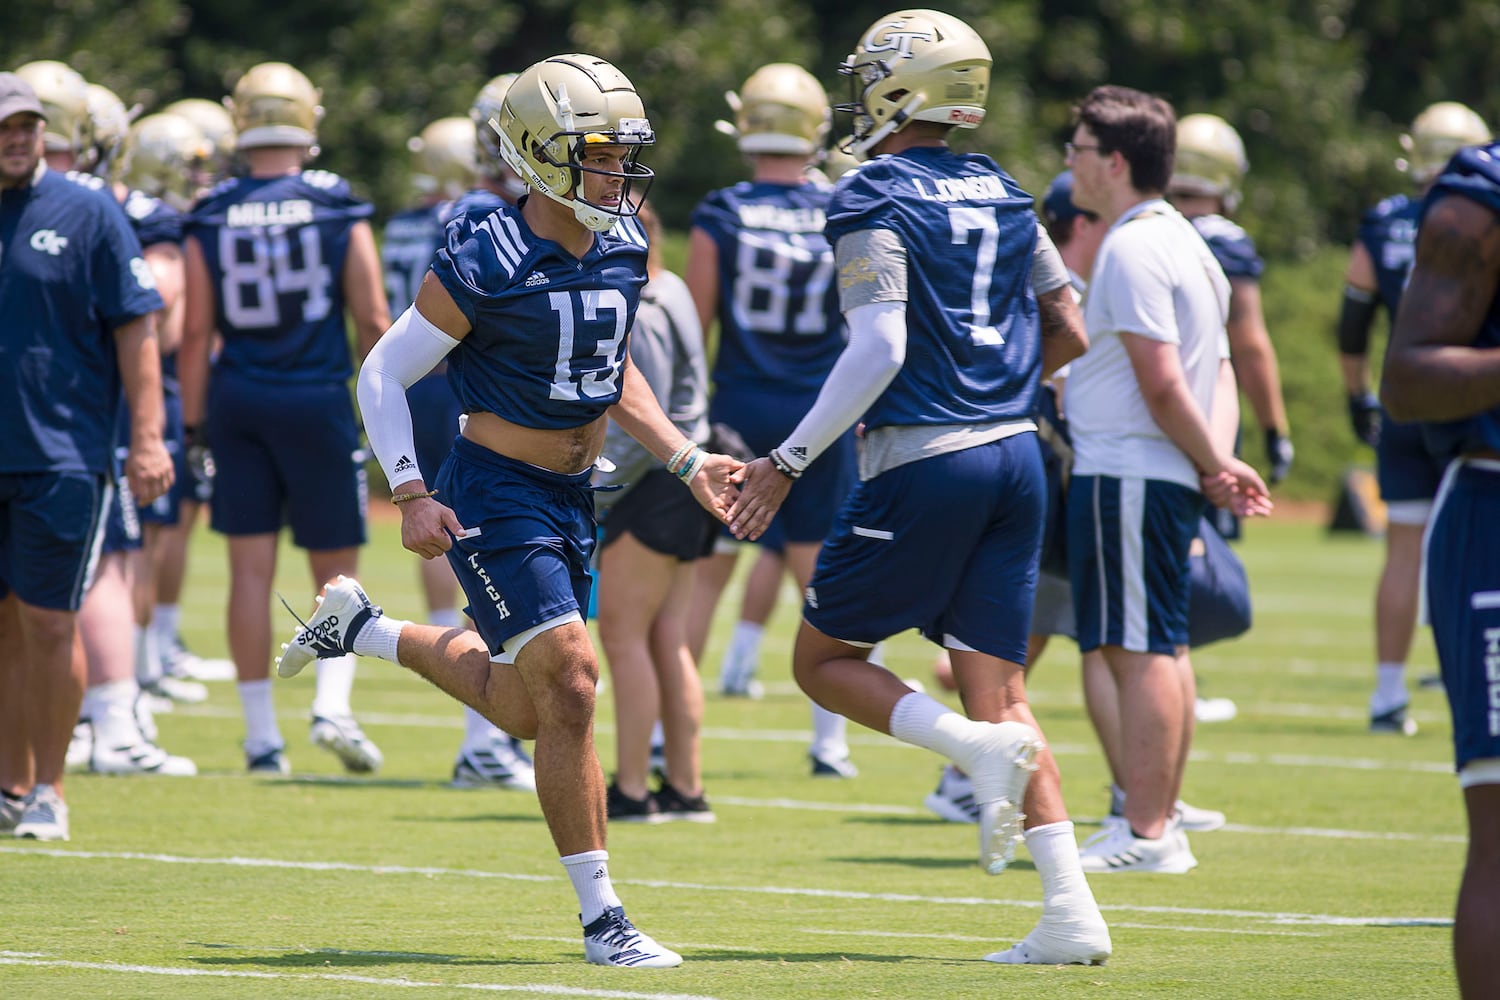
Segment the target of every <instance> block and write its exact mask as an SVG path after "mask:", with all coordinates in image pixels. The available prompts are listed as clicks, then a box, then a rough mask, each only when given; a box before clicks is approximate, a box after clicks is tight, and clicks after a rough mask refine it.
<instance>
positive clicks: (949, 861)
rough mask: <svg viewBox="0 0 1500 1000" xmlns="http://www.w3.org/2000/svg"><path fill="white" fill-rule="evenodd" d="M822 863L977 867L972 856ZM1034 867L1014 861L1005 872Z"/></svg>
mask: <svg viewBox="0 0 1500 1000" xmlns="http://www.w3.org/2000/svg"><path fill="white" fill-rule="evenodd" d="M823 860H824V861H832V862H835V863H837V864H844V865H892V866H894V867H898V868H918V869H921V868H952V869H959V868H973V867H976V866H977V865H978V862H977V861H975V860H974V858H973V856H972V855H968V854H965V855H962V856H958V855H945V856H943V857H940V858H932V857H928V858H924V857H921V856H919V855H908V854H902V855H892V856H889V857H883V858H882V857H868V856H862V857H844V858H836V857H829V858H824V859H823ZM1035 868H1036V865H1034V864H1032V863H1031V862H1030V861H1023V860H1019V859H1018V860H1015V861H1012V862H1011V863H1010V864H1009V865H1007V866H1006V871H1022V870H1025V869H1031V870H1035Z"/></svg>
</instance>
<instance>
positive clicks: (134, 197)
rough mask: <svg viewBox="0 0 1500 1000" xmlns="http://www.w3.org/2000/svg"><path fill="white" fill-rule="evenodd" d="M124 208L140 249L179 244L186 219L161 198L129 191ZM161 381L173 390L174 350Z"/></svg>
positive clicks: (163, 362)
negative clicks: (157, 245)
mask: <svg viewBox="0 0 1500 1000" xmlns="http://www.w3.org/2000/svg"><path fill="white" fill-rule="evenodd" d="M124 208H125V215H126V217H127V218H128V219H130V226H131V228H132V229H134V230H135V235H136V238H137V239H139V240H140V241H141V246H142V247H143V248H145V247H151V246H155V245H156V244H158V243H172V244H181V243H182V227H183V224H184V223H185V222H186V221H187V216H185V215H183V214H182V213H181V212H179V211H177V209H175V208H173V207H172V206H171V205H168V204H167V203H166V202H164V201H162V200H161V199H160V198H153V197H151V195H149V194H147V193H146V192H144V191H136V190H134V189H132V190H131V191H129V192H128V193H127V194H126V195H125V202H124ZM161 378H162V383H163V385H164V386H165V387H166V388H167V389H169V390H171V391H174V392H175V391H176V389H177V352H176V351H173V352H172V353H171V354H167V355H163V356H162V359H161Z"/></svg>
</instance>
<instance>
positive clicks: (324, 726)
mask: <svg viewBox="0 0 1500 1000" xmlns="http://www.w3.org/2000/svg"><path fill="white" fill-rule="evenodd" d="M308 735H309V737H310V738H311V739H312V741H313V743H314V744H315V745H317V746H320V747H322V748H323V749H324V750H327V751H328V752H329V753H331V754H333V755H334V756H335V757H337V758H338V759H339V761H340V762H341V763H342V764H343V765H344V770H346V771H348V772H349V773H350V774H373V773H375V772H376V771H378V770H380V765H381V764H383V763H385V757H384V755H383V754H381V752H380V748H379V747H377V746H376V745H375V743H374V741H372V740H371V739H370V738H369V737H368V736H366V735H365V733H364V730H362V729H360V728H359V723H358V722H355V721H354V716H352V715H345V716H342V717H338V718H329V717H326V716H322V715H315V716H313V721H312V729H311V731H310V732H309V733H308Z"/></svg>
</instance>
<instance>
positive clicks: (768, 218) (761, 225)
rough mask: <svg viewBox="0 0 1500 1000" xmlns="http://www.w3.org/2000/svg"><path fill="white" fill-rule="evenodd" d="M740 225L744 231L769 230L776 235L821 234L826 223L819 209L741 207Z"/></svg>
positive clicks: (782, 206)
mask: <svg viewBox="0 0 1500 1000" xmlns="http://www.w3.org/2000/svg"><path fill="white" fill-rule="evenodd" d="M739 216H740V225H742V226H744V227H745V228H746V229H769V230H772V231H774V232H778V233H821V232H822V231H823V225H824V223H825V222H826V221H827V220H826V219H825V217H824V215H823V210H822V209H821V208H788V207H786V206H785V205H741V206H740V207H739Z"/></svg>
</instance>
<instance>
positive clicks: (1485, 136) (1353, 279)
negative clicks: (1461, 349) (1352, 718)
mask: <svg viewBox="0 0 1500 1000" xmlns="http://www.w3.org/2000/svg"><path fill="white" fill-rule="evenodd" d="M1489 138H1490V130H1489V127H1488V126H1486V125H1485V123H1484V120H1483V119H1481V118H1480V117H1479V115H1477V114H1476V113H1475V112H1473V111H1472V110H1470V109H1469V108H1467V107H1465V106H1464V105H1462V104H1458V103H1456V102H1454V101H1442V102H1440V103H1438V104H1434V105H1432V106H1430V107H1428V108H1427V109H1426V110H1424V111H1423V112H1422V113H1421V114H1419V115H1418V116H1417V117H1416V120H1415V121H1413V122H1412V126H1411V132H1410V133H1409V134H1407V135H1403V136H1402V137H1401V144H1402V146H1403V147H1404V149H1405V151H1406V154H1407V155H1406V158H1404V159H1402V160H1399V161H1397V165H1398V166H1400V167H1402V168H1403V169H1405V170H1406V171H1407V173H1408V175H1409V176H1410V177H1411V179H1412V182H1413V183H1414V184H1415V185H1416V188H1417V190H1416V192H1415V195H1416V196H1415V197H1412V196H1408V195H1405V194H1398V195H1393V196H1392V197H1390V198H1387V199H1385V200H1384V201H1382V202H1381V203H1380V204H1378V205H1376V206H1375V207H1374V208H1372V209H1370V211H1368V212H1366V213H1365V215H1364V217H1363V218H1362V219H1360V223H1359V234H1358V236H1357V237H1356V239H1355V242H1354V245H1353V246H1352V247H1350V249H1349V266H1348V269H1347V270H1346V271H1345V272H1344V301H1343V306H1342V308H1341V310H1340V312H1339V328H1338V338H1339V366H1340V368H1341V369H1342V371H1343V377H1344V390H1345V392H1346V393H1347V394H1348V397H1349V416H1350V419H1351V421H1352V422H1353V425H1354V433H1355V435H1356V436H1358V437H1359V439H1360V440H1361V441H1363V442H1364V443H1365V444H1368V445H1370V446H1372V447H1373V448H1374V449H1375V470H1376V475H1377V478H1378V479H1379V482H1380V498H1381V499H1382V500H1384V501H1385V510H1386V527H1385V565H1384V566H1383V567H1382V568H1381V571H1380V582H1379V583H1378V584H1376V588H1375V664H1376V665H1375V690H1374V691H1373V692H1372V693H1371V695H1370V731H1371V732H1375V733H1397V734H1404V735H1407V736H1410V735H1411V734H1413V733H1415V732H1416V731H1417V727H1416V722H1415V720H1413V719H1410V718H1408V717H1407V706H1408V705H1409V704H1410V702H1411V696H1410V694H1408V692H1407V687H1406V658H1407V656H1408V655H1409V654H1410V653H1411V644H1412V637H1413V635H1414V633H1415V632H1416V628H1417V607H1418V604H1419V597H1418V594H1419V591H1420V587H1421V583H1420V581H1421V572H1422V570H1421V567H1422V535H1423V533H1424V532H1425V531H1426V527H1427V520H1428V517H1429V516H1430V515H1431V513H1432V498H1433V497H1434V496H1436V495H1437V488H1438V483H1439V482H1440V480H1441V478H1442V472H1443V468H1442V462H1441V461H1440V460H1439V459H1438V458H1437V456H1435V455H1433V454H1432V453H1431V452H1430V451H1429V450H1428V448H1427V446H1426V444H1425V443H1424V441H1423V432H1422V428H1421V426H1420V425H1418V424H1416V423H1407V422H1403V421H1399V420H1393V419H1392V418H1391V417H1390V415H1389V414H1387V413H1384V412H1383V411H1382V410H1381V409H1380V404H1379V402H1378V401H1377V400H1376V399H1375V397H1374V396H1373V395H1372V394H1371V392H1370V366H1369V361H1368V355H1369V349H1370V328H1371V327H1372V326H1373V325H1374V322H1375V313H1376V312H1377V311H1378V309H1379V308H1380V307H1381V306H1384V307H1385V310H1386V314H1387V315H1388V316H1389V317H1390V318H1391V321H1392V322H1394V321H1395V317H1396V311H1397V308H1398V307H1399V306H1400V304H1401V299H1402V290H1403V289H1404V288H1405V287H1406V278H1407V273H1408V271H1410V269H1411V262H1412V256H1413V253H1414V248H1415V246H1416V240H1417V219H1418V217H1419V216H1420V214H1421V211H1422V197H1421V195H1422V193H1423V192H1425V191H1426V190H1427V187H1428V186H1429V185H1430V184H1431V183H1432V180H1433V178H1434V177H1436V176H1437V175H1438V172H1439V171H1441V170H1442V169H1443V165H1444V164H1445V163H1447V162H1448V158H1449V157H1451V156H1452V155H1453V154H1454V153H1455V152H1456V151H1457V150H1458V149H1459V148H1460V147H1463V146H1469V145H1474V144H1477V143H1482V142H1487V141H1488V140H1489Z"/></svg>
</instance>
